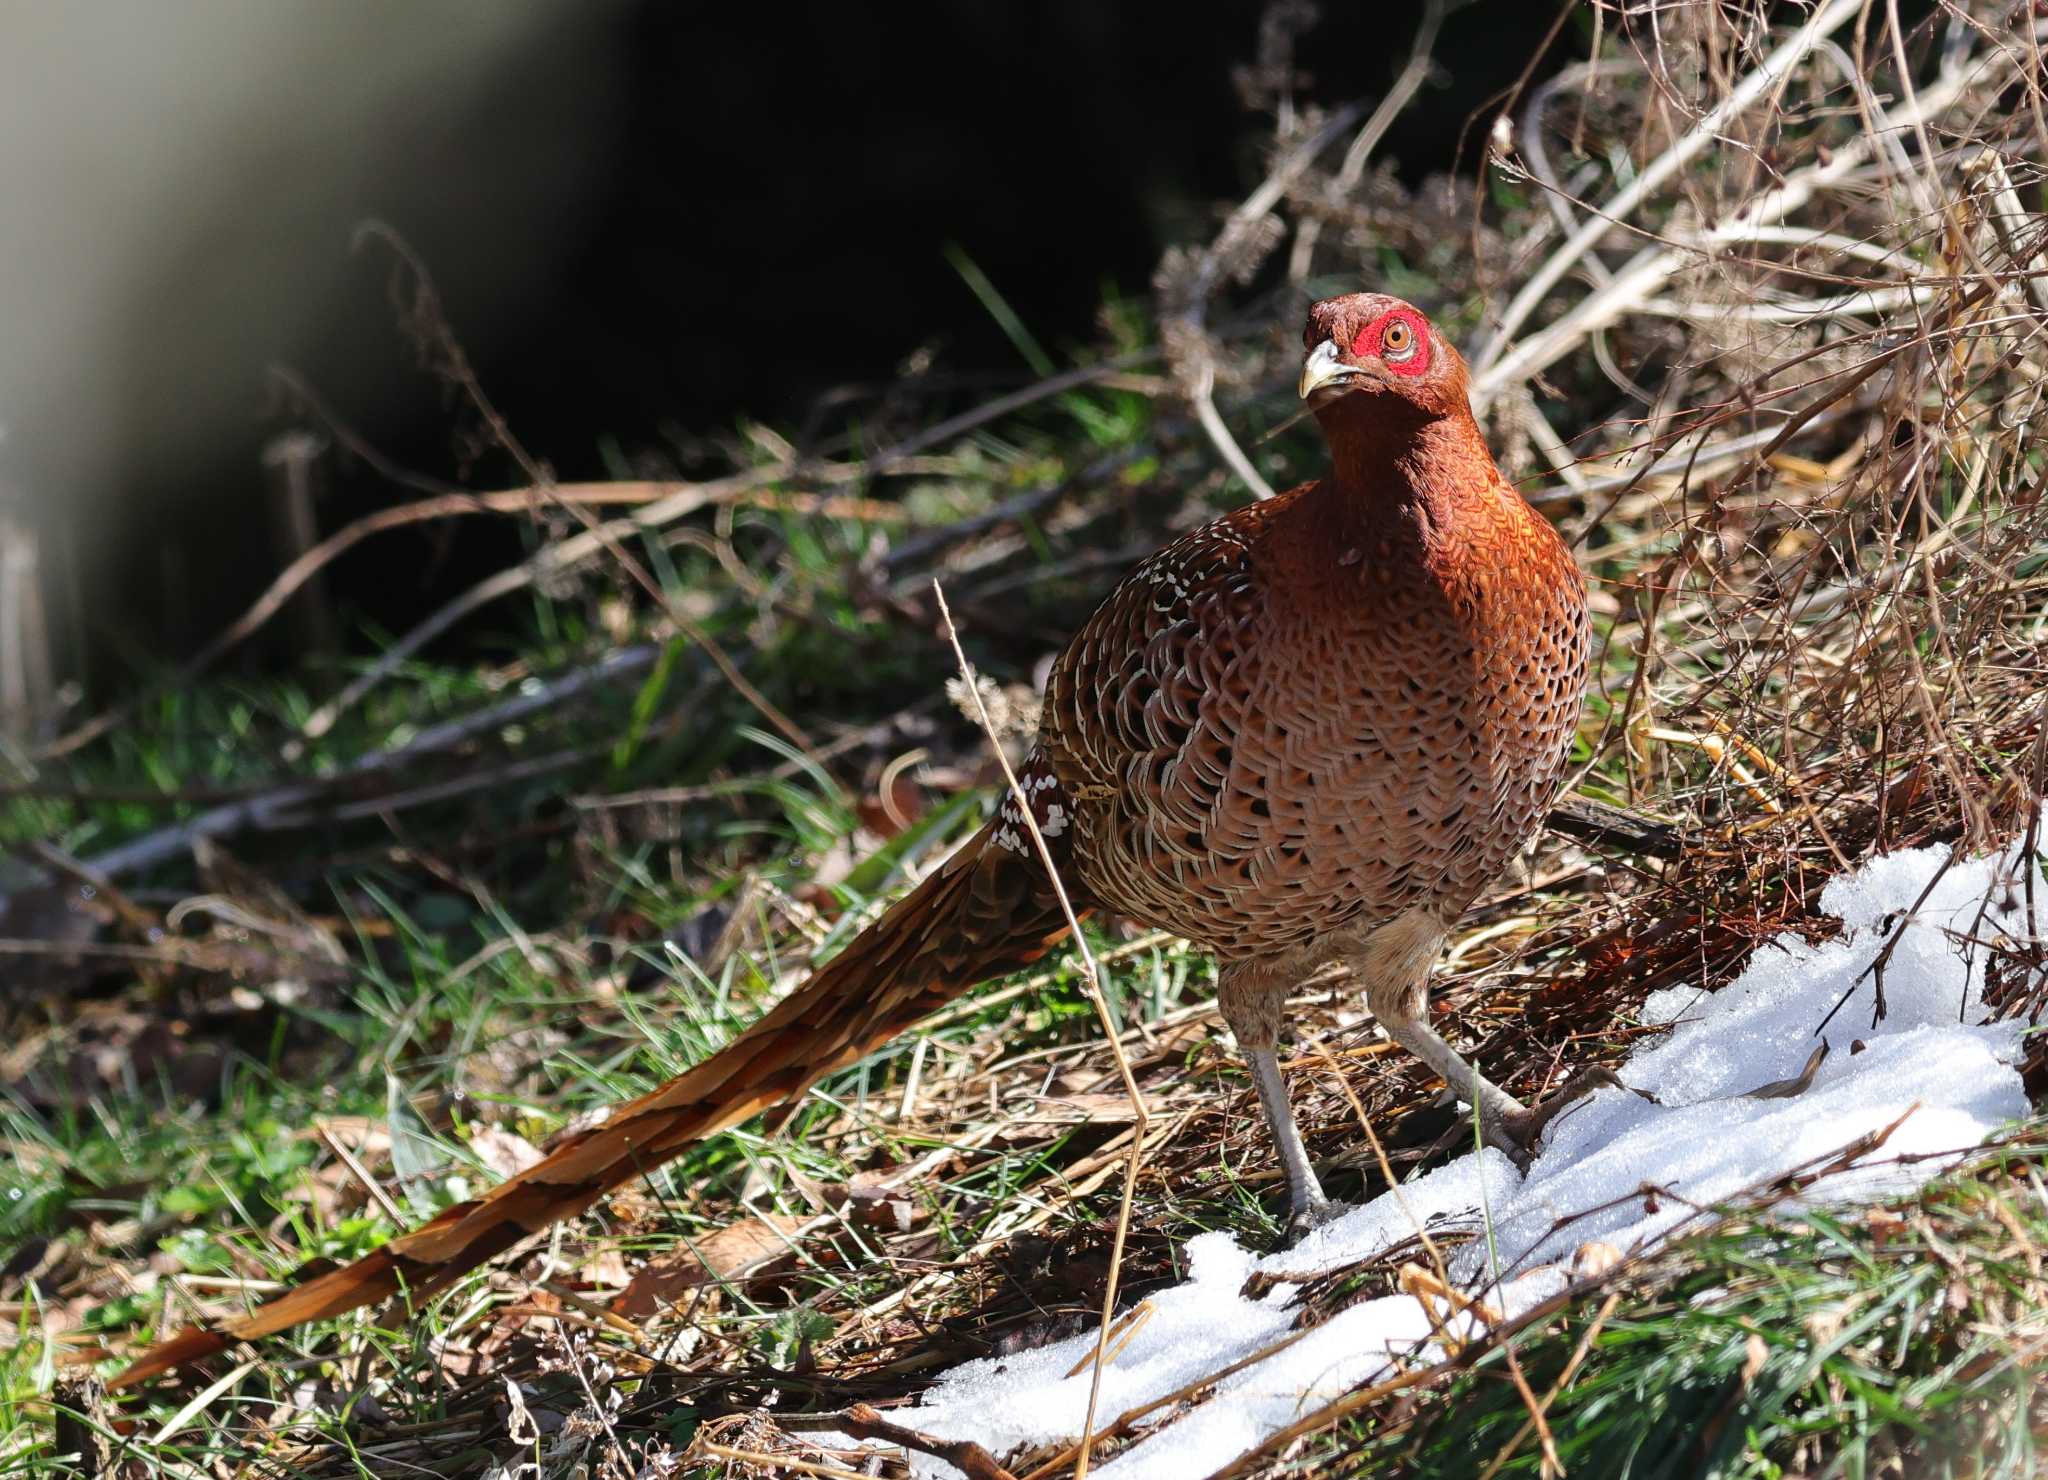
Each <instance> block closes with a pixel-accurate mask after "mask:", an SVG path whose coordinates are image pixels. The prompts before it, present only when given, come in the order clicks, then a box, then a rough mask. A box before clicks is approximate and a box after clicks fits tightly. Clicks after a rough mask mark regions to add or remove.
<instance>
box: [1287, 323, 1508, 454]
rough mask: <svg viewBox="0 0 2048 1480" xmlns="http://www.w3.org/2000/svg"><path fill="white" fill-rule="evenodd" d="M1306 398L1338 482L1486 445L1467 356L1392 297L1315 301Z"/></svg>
mask: <svg viewBox="0 0 2048 1480" xmlns="http://www.w3.org/2000/svg"><path fill="white" fill-rule="evenodd" d="M1302 337H1303V342H1304V344H1305V346H1306V348H1307V349H1308V358H1307V359H1306V360H1304V361H1303V363H1302V367H1301V385H1300V389H1301V396H1302V399H1303V400H1304V401H1307V402H1308V403H1309V407H1310V409H1311V410H1312V411H1314V412H1315V416H1316V420H1317V421H1318V422H1320V423H1321V424H1322V428H1323V434H1324V436H1325V437H1326V438H1327V439H1328V440H1329V443H1330V452H1331V455H1332V458H1333V461H1334V463H1335V471H1336V473H1337V475H1338V479H1339V481H1343V482H1353V483H1356V482H1358V481H1360V480H1366V481H1372V482H1378V481H1380V480H1381V479H1382V478H1384V476H1385V474H1386V473H1387V472H1388V471H1389V470H1390V468H1391V467H1393V466H1396V465H1412V464H1413V463H1414V462H1415V461H1416V460H1417V459H1418V458H1421V459H1425V460H1426V459H1429V458H1430V457H1431V456H1432V455H1434V456H1438V457H1441V456H1443V455H1446V454H1450V455H1454V456H1455V457H1456V458H1457V460H1459V461H1461V462H1462V461H1466V460H1469V458H1470V456H1471V453H1472V450H1473V449H1474V448H1475V447H1478V448H1480V449H1481V453H1482V455H1483V444H1481V443H1480V442H1479V431H1478V427H1477V426H1476V425H1475V424H1474V422H1473V420H1472V404H1471V399H1470V397H1469V395H1468V393H1467V389H1466V386H1467V381H1466V373H1465V361H1464V358H1463V357H1462V356H1460V355H1459V353H1458V351H1457V350H1456V349H1455V348H1453V347H1452V345H1451V343H1450V341H1449V340H1447V339H1445V338H1444V337H1443V335H1441V334H1439V333H1438V332H1437V330H1436V328H1435V326H1434V325H1432V324H1431V323H1430V321H1429V319H1428V317H1427V316H1425V315H1424V314H1423V312H1422V310H1421V309H1419V308H1417V307H1415V305H1414V304H1412V303H1407V302H1404V301H1403V300H1401V299H1399V298H1395V297H1392V296H1391V295H1389V294H1386V293H1348V294H1346V295H1344V296H1343V297H1341V298H1325V299H1324V300H1322V302H1320V303H1316V304H1313V305H1311V306H1310V308H1309V311H1308V327H1307V329H1306V330H1305V331H1304V333H1303V336H1302Z"/></svg>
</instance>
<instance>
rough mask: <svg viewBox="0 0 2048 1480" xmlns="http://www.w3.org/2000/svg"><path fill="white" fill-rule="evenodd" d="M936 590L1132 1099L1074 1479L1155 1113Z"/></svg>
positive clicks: (938, 591)
mask: <svg viewBox="0 0 2048 1480" xmlns="http://www.w3.org/2000/svg"><path fill="white" fill-rule="evenodd" d="M932 594H933V595H934V596H936V597H937V598H938V603H939V618H940V620H942V621H943V622H944V623H945V624H946V640H947V641H948V642H950V643H952V644H953V656H954V658H955V659H956V660H957V661H958V663H959V665H960V681H961V682H962V683H963V684H965V685H966V688H967V692H968V693H969V694H970V695H972V696H973V699H974V710H975V714H976V715H977V716H978V717H979V718H980V720H981V728H982V730H983V732H984V733H986V734H987V736H988V743H989V749H991V750H993V751H994V752H995V757H996V763H997V764H998V765H1000V766H1001V767H1002V768H1003V781H1004V783H1005V784H1006V785H1007V786H1008V787H1009V790H1010V798H1011V800H1012V801H1014V802H1015V803H1016V804H1017V813H1018V815H1019V816H1021V817H1022V818H1023V819H1024V827H1025V830H1026V831H1027V832H1029V833H1030V834H1031V845H1032V847H1033V848H1034V849H1035V850H1036V851H1037V853H1038V860H1039V862H1040V863H1042V864H1043V865H1044V866H1045V876H1046V878H1047V879H1048V880H1050V881H1051V883H1052V891H1053V895H1054V897H1055V898H1057V899H1058V900H1059V903H1060V913H1061V914H1063V915H1065V916H1066V920H1067V928H1068V930H1069V931H1071V932H1072V935H1073V941H1074V949H1075V952H1076V953H1077V954H1078V955H1079V956H1080V958H1081V975H1082V980H1083V981H1085V982H1086V983H1087V987H1088V1000H1089V1001H1090V1002H1091V1003H1092V1004H1093V1005H1094V1008H1095V1016H1096V1017H1097V1018H1098V1019H1099V1020H1100V1021H1101V1023H1102V1032H1103V1036H1104V1037H1105V1038H1107V1039H1108V1040H1109V1051H1110V1054H1111V1056H1112V1057H1113V1058H1114V1059H1115V1060H1116V1072H1117V1076H1118V1078H1120V1079H1122V1081H1123V1086H1124V1093H1125V1094H1126V1095H1128V1096H1129V1097H1130V1101H1131V1128H1130V1132H1129V1135H1130V1138H1131V1151H1130V1159H1129V1160H1128V1161H1126V1162H1125V1163H1124V1195H1123V1202H1122V1205H1121V1206H1120V1207H1119V1208H1118V1210H1117V1219H1116V1236H1115V1238H1114V1239H1113V1240H1112V1241H1111V1243H1110V1249H1109V1278H1108V1281H1107V1283H1106V1285H1105V1288H1104V1289H1103V1292H1102V1326H1101V1329H1100V1330H1099V1331H1098V1332H1097V1334H1096V1338H1095V1361H1094V1372H1093V1375H1092V1376H1091V1377H1090V1378H1089V1380H1088V1412H1087V1416H1086V1417H1085V1418H1083V1419H1082V1421H1081V1443H1080V1448H1079V1451H1078V1455H1077V1458H1076V1459H1075V1461H1074V1480H1088V1451H1089V1448H1090V1446H1091V1444H1092V1442H1093V1440H1094V1437H1095V1409H1096V1403H1097V1400H1098V1399H1099V1398H1100V1397H1101V1396H1102V1368H1103V1364H1104V1363H1105V1362H1106V1361H1107V1360H1108V1355H1109V1334H1110V1326H1111V1323H1112V1321H1113V1319H1114V1317H1115V1315H1116V1292H1117V1284H1118V1277H1119V1275H1120V1274H1121V1272H1122V1270H1123V1262H1124V1239H1125V1236H1126V1235H1127V1234H1128V1233H1129V1232H1130V1227H1131V1199H1132V1196H1133V1194H1135V1193H1136V1191H1137V1186H1138V1168H1139V1167H1140V1165H1142V1163H1143V1161H1144V1156H1145V1132H1146V1130H1147V1128H1148V1127H1149V1126H1150V1125H1151V1117H1150V1116H1149V1115H1148V1114H1147V1113H1146V1111H1145V1097H1144V1096H1143V1095H1142V1094H1140V1093H1139V1092H1138V1081H1137V1078H1136V1076H1134V1075H1133V1074H1132V1073H1131V1061H1130V1060H1129V1059H1128V1058H1126V1057H1125V1056H1124V1046H1123V1041H1122V1034H1121V1033H1120V1032H1119V1030H1118V1028H1117V1024H1116V1020H1115V1019H1114V1018H1113V1017H1111V1016H1110V1012H1109V1003H1108V1001H1107V1000H1106V999H1105V998H1104V997H1103V995H1102V970H1101V968H1100V967H1099V966H1098V965H1097V964H1096V961H1095V953H1094V952H1093V951H1091V950H1089V949H1088V941H1087V939H1086V938H1085V937H1084V936H1083V935H1082V934H1081V921H1080V918H1079V916H1077V915H1076V914H1075V913H1074V905H1073V902H1072V901H1071V900H1070V899H1068V897H1067V886H1066V885H1065V884H1064V883H1063V882H1061V880H1060V872H1059V869H1058V868H1056V867H1055V866H1054V865H1053V859H1052V849H1051V848H1050V847H1048V846H1047V844H1046V841H1045V834H1044V833H1042V832H1040V831H1039V829H1038V818H1037V816H1036V815H1035V814H1034V813H1033V812H1032V810H1031V803H1030V801H1029V799H1027V798H1026V797H1025V795H1024V788H1023V787H1021V786H1019V785H1018V784H1017V773H1016V772H1015V771H1014V770H1012V769H1011V767H1010V758H1009V756H1008V755H1006V754H1005V753H1004V751H1003V746H1002V742H1001V741H1000V740H999V739H998V738H997V736H996V727H995V723H994V722H993V721H992V720H990V718H989V715H988V706H987V705H986V704H984V703H983V702H982V697H981V683H980V681H979V678H978V676H977V675H976V673H975V671H974V665H973V664H972V663H969V662H968V661H967V652H966V650H965V649H964V648H962V647H961V646H960V633H959V631H958V630H957V629H956V628H955V627H954V626H953V613H952V611H951V610H950V609H949V608H948V607H947V605H946V592H945V589H944V588H943V587H942V586H940V585H939V583H938V581H937V580H933V582H932Z"/></svg>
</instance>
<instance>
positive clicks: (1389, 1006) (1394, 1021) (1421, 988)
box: [1346, 910, 1549, 1166]
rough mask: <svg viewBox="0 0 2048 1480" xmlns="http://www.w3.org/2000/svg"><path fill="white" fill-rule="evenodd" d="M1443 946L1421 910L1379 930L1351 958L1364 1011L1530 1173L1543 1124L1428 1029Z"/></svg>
mask: <svg viewBox="0 0 2048 1480" xmlns="http://www.w3.org/2000/svg"><path fill="white" fill-rule="evenodd" d="M1443 941H1444V931H1443V926H1442V925H1441V924H1439V923H1438V922H1437V921H1436V920H1434V919H1432V918H1431V917H1430V916H1429V915H1427V914H1425V913H1424V912H1422V911H1420V910H1417V911H1412V912H1410V913H1408V914H1406V915H1402V916H1400V917H1398V918H1396V919H1395V920H1393V921H1391V922H1389V923H1388V924H1387V925H1385V926H1383V927H1381V928H1380V929H1378V930H1376V931H1374V932H1373V933H1372V934H1370V935H1368V936H1366V937H1365V938H1364V939H1363V940H1362V941H1359V942H1357V943H1356V944H1355V945H1354V946H1353V947H1352V949H1350V950H1349V951H1347V952H1346V954H1347V956H1348V957H1349V959H1350V962H1351V970H1352V974H1353V976H1354V977H1355V978H1356V979H1357V980H1358V981H1361V982H1363V983H1364V984H1365V1001H1366V1005H1367V1006H1368V1007H1370V1008H1371V1009H1372V1015H1373V1016H1374V1017H1375V1018H1377V1019H1378V1020H1379V1024H1380V1026H1381V1027H1382V1028H1384V1029H1386V1031H1387V1036H1388V1037H1389V1038H1391V1039H1393V1040H1394V1042H1396V1043H1398V1044H1400V1045H1401V1047H1403V1048H1405V1049H1407V1050H1408V1052H1410V1053H1412V1054H1414V1055H1415V1057H1416V1058H1418V1059H1420V1060H1422V1062H1423V1063H1425V1064H1427V1065H1428V1066H1429V1067H1430V1068H1431V1069H1433V1070H1435V1071H1436V1072H1437V1073H1438V1074H1441V1075H1442V1076H1443V1078H1444V1082H1445V1083H1446V1084H1448V1085H1450V1087H1451V1092H1452V1093H1453V1094H1455V1095H1456V1096H1457V1097H1458V1098H1459V1099H1461V1100H1463V1101H1464V1102H1465V1103H1466V1104H1468V1105H1471V1106H1472V1107H1473V1108H1474V1109H1475V1110H1477V1111H1478V1112H1479V1133H1480V1135H1481V1137H1482V1138H1483V1139H1484V1140H1485V1142H1486V1144H1487V1145H1489V1146H1493V1147H1495V1148H1497V1149H1498V1150H1500V1151H1503V1152H1505V1153H1507V1155H1508V1156H1509V1157H1510V1158H1511V1159H1512V1160H1513V1161H1514V1162H1515V1164H1516V1165H1517V1166H1527V1165H1528V1163H1529V1152H1530V1149H1531V1147H1532V1146H1533V1144H1534V1141H1535V1137H1536V1135H1537V1134H1539V1133H1540V1132H1541V1131H1542V1129H1543V1122H1542V1121H1537V1122H1535V1124H1534V1126H1533V1128H1532V1126H1531V1116H1530V1112H1529V1111H1528V1110H1527V1109H1525V1108H1524V1107H1523V1105H1522V1103H1521V1102H1520V1101H1519V1100H1517V1099H1516V1098H1515V1097H1514V1096H1513V1095H1511V1094H1509V1093H1508V1092H1507V1091H1506V1090H1504V1089H1502V1088H1501V1087H1500V1086H1499V1085H1497V1084H1495V1083H1493V1081H1491V1080H1490V1079H1488V1078H1487V1077H1486V1076H1485V1075H1483V1074H1481V1073H1480V1072H1479V1071H1478V1070H1477V1069H1476V1068H1474V1067H1473V1066H1472V1064H1471V1063H1470V1062H1469V1061H1468V1060H1467V1059H1466V1058H1465V1056H1464V1055H1463V1054H1461V1053H1459V1052H1458V1051H1457V1050H1456V1049H1455V1048H1452V1047H1451V1045H1450V1044H1449V1043H1447V1042H1445V1041H1444V1039H1443V1037H1442V1035H1441V1034H1439V1033H1438V1032H1437V1031H1436V1029H1434V1028H1432V1027H1430V1025H1429V1017H1428V1011H1429V1005H1428V998H1429V969H1430V967H1431V966H1432V965H1433V964H1434V963H1435V961H1436V956H1437V952H1438V950H1440V949H1441V948H1442V946H1443ZM1548 1118H1549V1117H1548V1116H1547V1115H1546V1116H1545V1117H1544V1119H1545V1120H1548Z"/></svg>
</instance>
